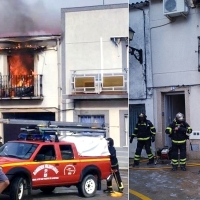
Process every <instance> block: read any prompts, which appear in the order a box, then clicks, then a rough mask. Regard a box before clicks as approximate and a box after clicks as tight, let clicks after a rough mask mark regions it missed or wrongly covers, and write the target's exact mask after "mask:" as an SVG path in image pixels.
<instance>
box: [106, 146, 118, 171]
mask: <svg viewBox="0 0 200 200" xmlns="http://www.w3.org/2000/svg"><path fill="white" fill-rule="evenodd" d="M108 150H109V152H110V161H111V168H112V169H117V168H118V159H117V155H116V149H115V147H114V146H109V147H108Z"/></svg>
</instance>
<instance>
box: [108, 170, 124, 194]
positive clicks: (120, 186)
mask: <svg viewBox="0 0 200 200" xmlns="http://www.w3.org/2000/svg"><path fill="white" fill-rule="evenodd" d="M112 174H113V177H114V179H115V181H116V184H117V187H118V190H119V191H121V192H122V191H123V189H124V186H123V183H122V179H121V175H120V172H119V167H117V168H116V169H112ZM112 179H113V178H112ZM112 179H111V180H109V181H107V188H108V189H112Z"/></svg>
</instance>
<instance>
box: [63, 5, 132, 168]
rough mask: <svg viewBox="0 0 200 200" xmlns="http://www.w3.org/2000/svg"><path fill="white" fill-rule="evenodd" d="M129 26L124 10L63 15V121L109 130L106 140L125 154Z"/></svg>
mask: <svg viewBox="0 0 200 200" xmlns="http://www.w3.org/2000/svg"><path fill="white" fill-rule="evenodd" d="M128 23H129V12H128V4H116V5H115V4H113V5H102V6H89V7H79V8H66V9H65V8H64V9H62V30H63V33H64V35H63V38H62V45H61V46H62V58H61V61H62V67H61V73H62V74H61V77H62V110H65V111H66V112H63V113H62V115H61V118H62V120H64V121H65V120H67V121H80V122H97V123H105V124H108V125H109V131H108V133H107V135H106V137H112V138H113V139H114V141H115V147H117V148H120V150H118V152H120V151H122V152H124V151H125V154H128V147H127V146H128V89H127V88H128V87H127V84H128V80H127V78H128V76H127V73H128V54H127V52H128V50H127V49H128V48H127V44H128ZM124 162H126V166H127V165H128V161H127V160H126V161H124Z"/></svg>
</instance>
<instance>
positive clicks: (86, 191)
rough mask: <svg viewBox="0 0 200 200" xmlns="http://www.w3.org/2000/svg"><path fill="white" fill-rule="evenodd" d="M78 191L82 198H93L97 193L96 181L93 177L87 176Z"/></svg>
mask: <svg viewBox="0 0 200 200" xmlns="http://www.w3.org/2000/svg"><path fill="white" fill-rule="evenodd" d="M80 190H81V191H80V192H81V194H83V196H84V197H93V196H94V195H95V194H96V191H97V179H96V178H95V177H94V176H93V175H87V176H86V177H84V179H83V180H82V182H81V186H80Z"/></svg>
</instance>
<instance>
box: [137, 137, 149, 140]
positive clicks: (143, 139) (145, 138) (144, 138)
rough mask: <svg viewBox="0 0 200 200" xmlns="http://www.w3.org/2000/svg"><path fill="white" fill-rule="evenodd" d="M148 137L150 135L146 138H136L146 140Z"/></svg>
mask: <svg viewBox="0 0 200 200" xmlns="http://www.w3.org/2000/svg"><path fill="white" fill-rule="evenodd" d="M148 139H150V137H147V138H138V140H148Z"/></svg>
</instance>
